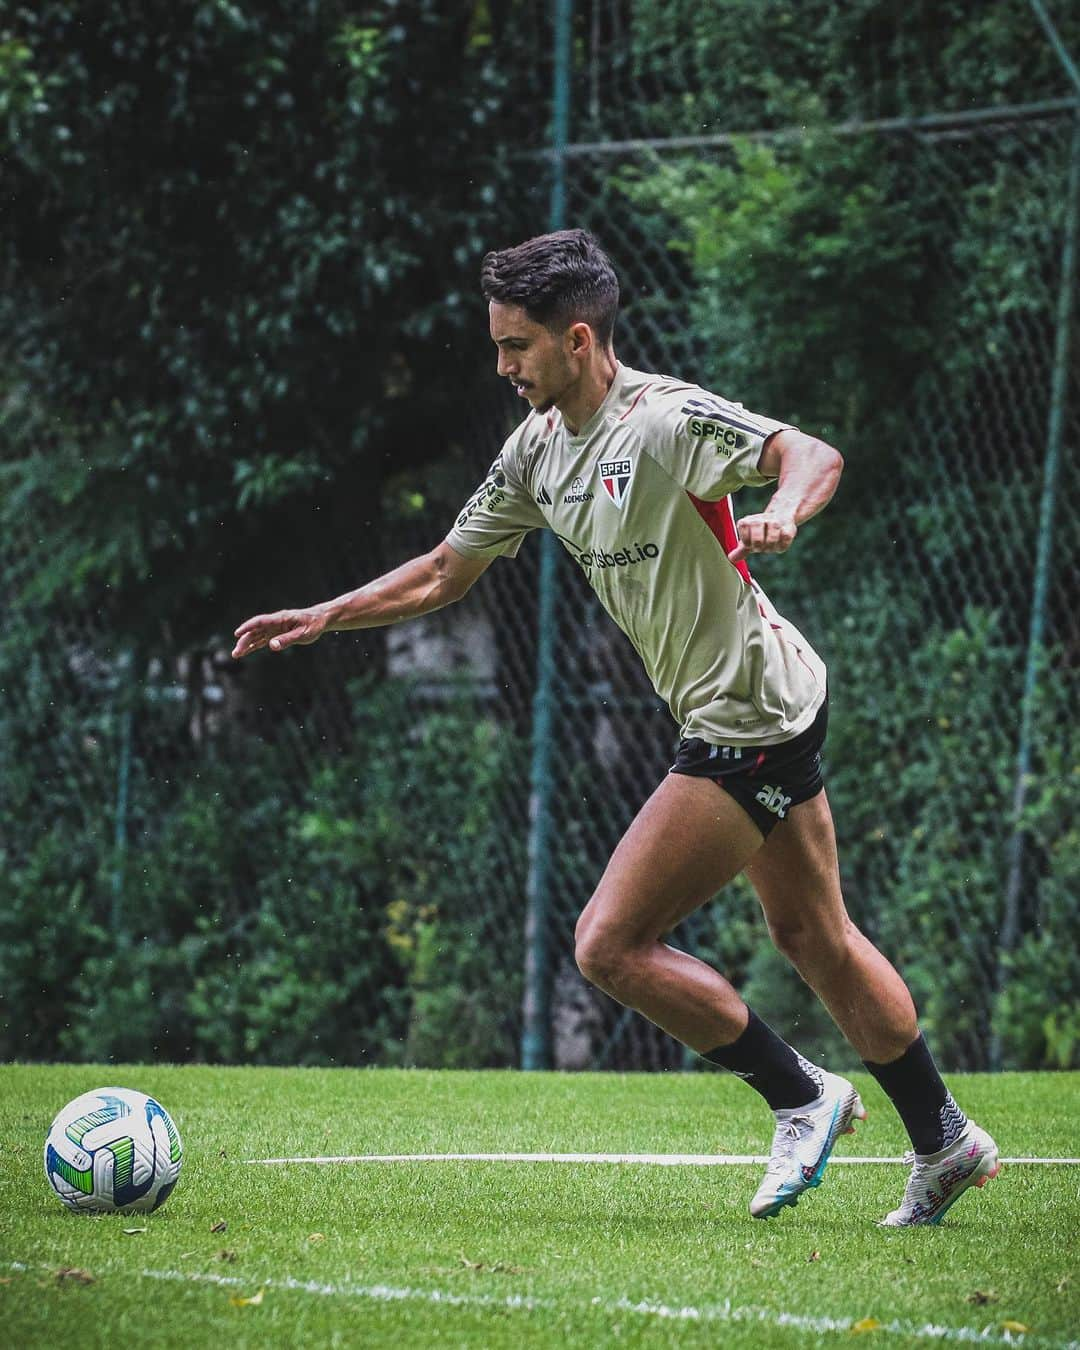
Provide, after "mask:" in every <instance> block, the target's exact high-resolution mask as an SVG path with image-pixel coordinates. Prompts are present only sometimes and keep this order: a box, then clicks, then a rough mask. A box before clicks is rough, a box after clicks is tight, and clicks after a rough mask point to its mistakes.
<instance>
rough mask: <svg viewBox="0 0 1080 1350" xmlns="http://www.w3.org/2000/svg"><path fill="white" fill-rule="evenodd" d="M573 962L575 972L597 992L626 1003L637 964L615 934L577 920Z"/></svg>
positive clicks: (587, 922) (627, 948)
mask: <svg viewBox="0 0 1080 1350" xmlns="http://www.w3.org/2000/svg"><path fill="white" fill-rule="evenodd" d="M574 960H575V961H576V962H577V967H578V970H580V971H581V973H582V975H584V976H585V978H586V979H587V980H588V981H589V983H590V984H594V985H596V987H597V988H598V989H603V990H604V992H605V993H607V994H610V995H611V996H612V998H616V999H619V1000H620V1001H625V1000H624V999H623V997H622V996H623V995H626V994H627V993H628V992H629V990H630V989H631V988H632V987H633V985H634V982H635V979H634V977H635V972H636V970H637V967H638V964H639V963H638V961H637V960H636V958H635V955H634V951H633V949H632V948H631V947H629V946H628V945H627V944H626V943H625V942H624V941H622V940H621V939H620V938H619V937H618V935H617V934H615V933H613V932H612V931H611V930H610V929H605V928H604V926H603V925H601V924H599V923H596V922H595V921H591V920H589V919H586V918H584V917H583V918H582V919H579V920H578V925H577V929H576V931H575V933H574Z"/></svg>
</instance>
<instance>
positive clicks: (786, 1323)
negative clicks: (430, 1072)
mask: <svg viewBox="0 0 1080 1350" xmlns="http://www.w3.org/2000/svg"><path fill="white" fill-rule="evenodd" d="M142 1275H143V1278H144V1279H148V1280H169V1281H181V1282H185V1283H189V1282H190V1283H204V1284H213V1285H218V1286H225V1287H227V1288H237V1289H238V1288H244V1289H254V1288H256V1287H259V1288H264V1289H267V1290H274V1289H281V1290H287V1291H289V1292H293V1293H302V1294H314V1295H317V1296H320V1297H323V1298H327V1297H331V1298H332V1297H337V1298H358V1299H369V1300H372V1301H373V1302H378V1303H402V1302H418V1303H433V1304H437V1305H439V1306H440V1307H452V1308H494V1309H506V1310H508V1311H521V1310H523V1311H526V1312H534V1311H537V1310H544V1311H553V1312H556V1313H562V1314H564V1315H565V1313H566V1312H567V1311H568V1310H569V1307H574V1308H575V1309H576V1310H577V1311H579V1312H590V1311H591V1312H598V1313H600V1314H602V1315H604V1316H607V1317H611V1316H613V1315H615V1314H618V1313H636V1314H637V1315H638V1316H640V1317H650V1318H656V1319H657V1320H660V1321H675V1322H706V1323H708V1322H744V1323H745V1322H756V1323H758V1324H761V1325H766V1326H772V1327H776V1328H777V1329H785V1330H786V1329H789V1328H790V1329H791V1330H793V1331H814V1332H818V1333H821V1332H850V1331H851V1330H852V1329H853V1327H854V1326H856V1325H857V1323H856V1321H855V1319H854V1318H851V1317H812V1316H809V1315H807V1314H805V1313H789V1312H781V1311H777V1310H775V1309H773V1308H762V1307H755V1306H753V1305H739V1304H735V1303H732V1302H731V1300H730V1299H724V1300H723V1301H722V1302H720V1303H713V1304H706V1305H704V1306H703V1307H693V1306H691V1305H682V1306H680V1305H678V1304H676V1305H670V1304H667V1303H660V1302H658V1301H656V1300H654V1299H638V1300H633V1299H629V1298H625V1297H624V1298H617V1299H606V1298H591V1299H588V1300H587V1301H582V1300H578V1301H576V1302H574V1303H572V1304H568V1302H567V1301H564V1300H561V1299H552V1298H534V1297H533V1296H531V1295H528V1294H506V1295H504V1296H502V1297H499V1296H497V1295H492V1294H457V1293H453V1292H451V1291H450V1290H445V1289H414V1288H411V1287H409V1286H395V1285H386V1284H367V1285H365V1284H352V1283H342V1284H330V1283H326V1282H323V1281H321V1280H298V1279H295V1278H293V1277H292V1276H285V1277H284V1278H282V1279H269V1280H258V1279H253V1278H250V1277H249V1278H247V1279H240V1278H239V1277H238V1276H236V1275H217V1274H215V1273H213V1272H206V1273H203V1274H191V1275H185V1274H184V1272H183V1271H180V1270H144V1271H142ZM873 1330H874V1332H875V1334H882V1335H894V1336H897V1335H898V1336H906V1337H907V1338H908V1339H909V1340H913V1339H918V1340H929V1341H946V1342H957V1343H960V1344H967V1345H1028V1346H1034V1345H1038V1346H1045V1347H1047V1350H1050V1348H1051V1347H1053V1350H1080V1341H1052V1340H1049V1339H1047V1338H1046V1337H1044V1336H1040V1335H1038V1334H1037V1333H1035V1332H1017V1333H1013V1332H1010V1331H1005V1330H998V1328H997V1327H994V1326H986V1327H981V1328H977V1327H950V1326H941V1325H940V1324H937V1323H934V1322H923V1323H919V1322H909V1321H901V1320H900V1319H894V1320H892V1321H890V1322H882V1323H880V1324H879V1325H878V1326H876V1327H874V1328H873Z"/></svg>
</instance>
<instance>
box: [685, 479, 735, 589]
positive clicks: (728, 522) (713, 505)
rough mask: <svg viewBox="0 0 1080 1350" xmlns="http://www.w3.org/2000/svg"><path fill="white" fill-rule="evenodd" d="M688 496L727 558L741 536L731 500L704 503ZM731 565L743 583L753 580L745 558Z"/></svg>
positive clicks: (726, 498) (689, 494)
mask: <svg viewBox="0 0 1080 1350" xmlns="http://www.w3.org/2000/svg"><path fill="white" fill-rule="evenodd" d="M686 495H687V496H688V497H689V498H690V500H691V501H692V502H693V503H694V510H695V511H696V512H697V513H698V515H699V516H700V517H701V519H702V520H703V521H704V522H705V524H706V525H708V527H709V529H710V530H712V532H713V534H714V535H715V536H716V538H717V539H718V540H719V541H720V547H721V548H722V549H723V550H724V555H725V557H726V556H727V554H729V553H730V552H731V550H732V549H733V548H734V547H735V546H736V544H738V542H739V534H738V531H737V530H736V529H735V516H734V513H733V512H732V510H731V498H730V497H721V498H720V500H719V501H718V502H703V501H702V500H701V498H700V497H695V496H694V494H693V493H692V492H688V493H687V494H686ZM731 565H732V567H734V568H735V570H736V571H737V572H738V574H739V576H741V577H742V579H743V581H750V580H751V576H750V569H749V567H747V565H746V559H745V558H740V559H739V561H738V562H737V563H732V564H731Z"/></svg>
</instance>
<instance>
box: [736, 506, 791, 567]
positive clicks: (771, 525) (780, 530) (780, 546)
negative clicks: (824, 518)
mask: <svg viewBox="0 0 1080 1350" xmlns="http://www.w3.org/2000/svg"><path fill="white" fill-rule="evenodd" d="M736 529H737V532H738V535H739V542H738V543H737V544H736V545H735V547H734V548H733V549H731V550H730V551H729V553H728V558H729V559H730V560H731V561H732V562H733V563H734V562H739V561H740V560H741V559H743V558H746V557H748V556H749V555H750V554H751V553H786V552H787V550H788V549H789V548H790V547H791V545H792V542H793V540H794V538H795V535H796V533H797V532H798V531H797V527H796V525H795V522H794V521H793V520H790V519H785V518H783V517H778V516H770V515H764V514H759V515H754V516H744V517H743V518H742V520H740V521H739V523H738V525H737V526H736Z"/></svg>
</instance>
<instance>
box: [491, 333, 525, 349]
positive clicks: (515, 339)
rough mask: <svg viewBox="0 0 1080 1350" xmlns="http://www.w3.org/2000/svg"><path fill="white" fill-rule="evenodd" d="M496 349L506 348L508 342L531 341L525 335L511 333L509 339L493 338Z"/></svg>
mask: <svg viewBox="0 0 1080 1350" xmlns="http://www.w3.org/2000/svg"><path fill="white" fill-rule="evenodd" d="M491 340H492V342H494V344H495V346H496V347H502V346H505V344H506V343H507V342H528V341H529V339H528V338H527V337H526V336H525V334H524V333H511V334H510V335H509V336H508V337H501V338H492V339H491Z"/></svg>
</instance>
